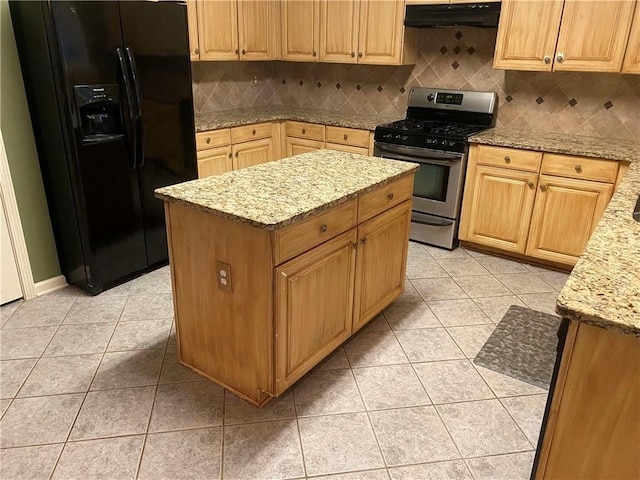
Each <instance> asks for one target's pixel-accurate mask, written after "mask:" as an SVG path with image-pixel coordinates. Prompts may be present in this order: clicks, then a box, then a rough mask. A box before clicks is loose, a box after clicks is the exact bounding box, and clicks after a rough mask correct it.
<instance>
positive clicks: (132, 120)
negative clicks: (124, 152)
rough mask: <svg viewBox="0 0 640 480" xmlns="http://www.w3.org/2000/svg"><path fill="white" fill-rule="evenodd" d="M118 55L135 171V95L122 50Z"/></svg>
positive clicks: (132, 162) (117, 50)
mask: <svg viewBox="0 0 640 480" xmlns="http://www.w3.org/2000/svg"><path fill="white" fill-rule="evenodd" d="M116 53H117V55H118V63H119V64H120V70H121V72H122V83H123V85H124V91H125V95H126V97H127V112H128V114H129V122H128V123H129V130H130V135H129V137H130V142H129V143H130V145H131V164H130V168H131V169H132V170H135V168H136V163H137V162H136V154H137V152H138V123H137V121H136V119H135V118H134V111H133V106H134V104H133V94H132V92H131V84H130V83H129V76H128V75H127V67H126V65H125V59H124V53H123V52H122V49H121V48H116Z"/></svg>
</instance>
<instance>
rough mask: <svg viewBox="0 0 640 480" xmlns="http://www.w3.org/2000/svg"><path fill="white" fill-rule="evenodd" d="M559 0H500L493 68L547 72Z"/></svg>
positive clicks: (557, 19)
mask: <svg viewBox="0 0 640 480" xmlns="http://www.w3.org/2000/svg"><path fill="white" fill-rule="evenodd" d="M563 4H564V1H563V0H547V1H535V0H534V1H523V0H503V2H502V10H501V12H500V23H499V24H498V36H497V39H496V51H495V54H494V57H493V67H494V68H502V69H506V70H539V71H547V72H550V71H551V69H552V66H553V58H554V56H555V48H556V40H557V38H558V29H559V27H560V19H561V18H562V6H563Z"/></svg>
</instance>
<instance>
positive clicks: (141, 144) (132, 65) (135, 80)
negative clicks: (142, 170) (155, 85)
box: [125, 47, 144, 167]
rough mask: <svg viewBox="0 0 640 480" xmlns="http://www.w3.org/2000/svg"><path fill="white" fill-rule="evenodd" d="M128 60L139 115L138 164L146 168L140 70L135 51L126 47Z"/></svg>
mask: <svg viewBox="0 0 640 480" xmlns="http://www.w3.org/2000/svg"><path fill="white" fill-rule="evenodd" d="M125 50H126V51H127V58H128V59H129V66H130V68H131V79H132V80H133V89H134V92H135V94H136V105H137V108H136V113H137V119H136V121H137V123H138V128H137V130H138V149H139V151H138V154H139V158H140V161H139V162H138V166H140V167H144V141H143V138H144V131H143V128H142V95H141V94H140V82H139V81H138V69H137V68H136V59H135V57H134V55H133V51H132V50H131V49H130V48H129V47H126V49H125Z"/></svg>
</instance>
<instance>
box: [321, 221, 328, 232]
mask: <svg viewBox="0 0 640 480" xmlns="http://www.w3.org/2000/svg"><path fill="white" fill-rule="evenodd" d="M327 230H329V227H327V224H326V223H325V224H324V225H320V231H321V232H322V233H326V232H327Z"/></svg>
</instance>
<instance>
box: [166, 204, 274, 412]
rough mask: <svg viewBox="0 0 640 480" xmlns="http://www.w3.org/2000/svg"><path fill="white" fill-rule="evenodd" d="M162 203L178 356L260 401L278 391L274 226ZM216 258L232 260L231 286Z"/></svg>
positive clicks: (203, 373)
mask: <svg viewBox="0 0 640 480" xmlns="http://www.w3.org/2000/svg"><path fill="white" fill-rule="evenodd" d="M165 205H166V206H165V214H166V219H167V233H168V239H169V258H170V263H171V265H172V269H171V277H172V284H173V297H174V305H175V314H176V339H177V347H178V360H179V361H180V363H182V364H183V365H186V366H188V367H190V368H192V369H194V370H196V371H198V372H199V373H200V374H202V375H204V376H206V377H207V378H209V379H211V380H213V381H214V382H216V383H219V384H221V385H223V386H224V387H225V388H227V389H229V390H231V391H233V392H234V393H235V394H237V395H239V396H241V397H243V398H245V399H246V400H248V401H250V402H251V403H254V404H256V405H260V404H262V403H264V402H265V401H266V399H268V398H270V396H269V394H270V393H272V391H273V361H274V354H273V335H274V330H273V295H272V291H273V257H272V251H271V243H270V232H268V231H267V230H263V229H259V228H255V227H252V226H250V225H246V224H244V223H239V222H233V221H231V220H228V219H225V218H222V217H218V216H215V215H211V214H209V213H206V212H202V211H200V210H197V209H194V208H189V207H185V206H181V205H179V204H176V203H170V204H165ZM213 239H215V241H213ZM217 262H224V263H225V264H227V265H229V266H230V271H231V287H230V289H222V288H219V285H218V277H219V275H218V268H217ZM175 265H179V266H180V268H174V266H175Z"/></svg>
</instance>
